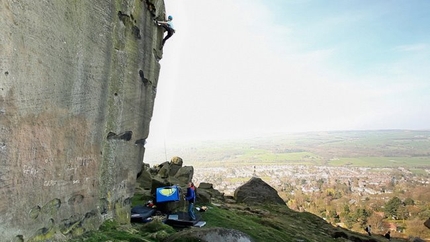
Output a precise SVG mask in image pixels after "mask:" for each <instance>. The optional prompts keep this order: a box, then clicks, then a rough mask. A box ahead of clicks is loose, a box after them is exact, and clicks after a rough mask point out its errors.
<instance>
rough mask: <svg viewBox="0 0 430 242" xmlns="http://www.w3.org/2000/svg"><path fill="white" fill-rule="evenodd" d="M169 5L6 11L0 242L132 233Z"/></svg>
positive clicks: (25, 0) (28, 4)
mask: <svg viewBox="0 0 430 242" xmlns="http://www.w3.org/2000/svg"><path fill="white" fill-rule="evenodd" d="M164 12H165V10H164V2H163V1H162V0H146V1H142V0H110V1H106V0H92V1H68V0H55V1H33V0H20V1H16V0H3V1H1V2H0V16H1V17H0V25H1V26H2V29H1V31H0V45H1V46H0V166H1V169H0V192H1V194H2V196H0V214H1V215H0V237H1V239H2V241H11V240H13V239H16V238H23V239H24V240H25V241H40V240H43V241H44V240H66V239H67V238H70V237H72V236H74V235H79V234H82V233H83V232H85V231H87V230H92V229H97V228H98V226H99V225H100V224H101V223H102V222H103V221H104V220H106V219H109V218H114V219H116V220H117V221H119V222H123V223H128V222H129V220H130V219H129V213H130V201H131V199H130V198H131V197H132V196H133V193H134V188H135V184H136V176H137V174H138V173H139V172H140V171H141V169H142V160H143V155H144V151H145V148H144V144H145V139H146V138H147V137H148V132H149V122H150V120H151V117H152V111H153V105H154V98H155V95H156V87H157V82H158V75H159V70H160V65H159V63H158V61H159V60H160V59H161V54H162V53H161V50H160V44H161V39H162V37H163V30H162V29H161V28H160V27H157V26H156V25H154V23H153V21H152V19H153V18H154V17H160V18H162V17H163V16H164V14H165V13H164Z"/></svg>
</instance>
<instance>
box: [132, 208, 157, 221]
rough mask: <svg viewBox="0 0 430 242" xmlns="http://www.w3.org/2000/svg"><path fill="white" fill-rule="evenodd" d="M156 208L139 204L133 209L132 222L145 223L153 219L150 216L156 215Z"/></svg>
mask: <svg viewBox="0 0 430 242" xmlns="http://www.w3.org/2000/svg"><path fill="white" fill-rule="evenodd" d="M155 211H156V210H155V209H153V208H149V207H146V206H142V205H138V206H135V207H133V208H132V209H131V222H134V223H145V222H149V221H151V220H150V219H149V218H150V217H151V216H152V215H154V213H155Z"/></svg>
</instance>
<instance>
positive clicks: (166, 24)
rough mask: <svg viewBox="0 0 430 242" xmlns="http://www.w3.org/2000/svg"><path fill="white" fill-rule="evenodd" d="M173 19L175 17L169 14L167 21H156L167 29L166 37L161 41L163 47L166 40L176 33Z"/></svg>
mask: <svg viewBox="0 0 430 242" xmlns="http://www.w3.org/2000/svg"><path fill="white" fill-rule="evenodd" d="M172 20H173V17H172V16H171V15H169V17H167V20H165V21H157V20H156V21H155V22H156V23H157V24H158V25H160V26H162V27H163V28H164V29H165V30H166V31H167V35H166V37H164V39H163V42H162V43H161V47H163V46H164V43H165V42H166V40H167V39H169V38H170V37H172V35H173V34H174V33H175V29H174V28H173V23H172Z"/></svg>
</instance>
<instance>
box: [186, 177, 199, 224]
mask: <svg viewBox="0 0 430 242" xmlns="http://www.w3.org/2000/svg"><path fill="white" fill-rule="evenodd" d="M185 200H187V201H188V216H189V217H190V220H196V215H195V214H194V203H195V202H196V187H195V186H194V183H192V182H189V183H188V188H187V195H185Z"/></svg>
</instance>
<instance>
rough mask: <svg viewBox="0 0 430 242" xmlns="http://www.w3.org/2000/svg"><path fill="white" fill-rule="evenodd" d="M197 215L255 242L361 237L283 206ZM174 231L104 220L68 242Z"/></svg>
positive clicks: (151, 237) (144, 237)
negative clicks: (339, 234)
mask: <svg viewBox="0 0 430 242" xmlns="http://www.w3.org/2000/svg"><path fill="white" fill-rule="evenodd" d="M199 214H200V215H201V217H202V220H204V221H206V226H205V228H211V227H222V228H229V229H235V230H239V231H242V232H244V233H245V234H247V235H249V236H250V237H252V238H253V239H254V240H255V241H256V242H259V241H261V242H265V241H271V242H284V241H303V242H314V241H315V242H319V241H327V242H331V241H333V242H335V241H338V242H339V241H346V240H342V239H334V238H332V236H331V234H333V232H335V231H342V232H344V233H345V234H347V235H348V236H355V237H361V238H365V236H364V235H363V234H357V233H354V232H350V231H347V230H343V229H340V228H336V227H334V226H332V225H330V224H328V223H327V222H325V221H324V220H322V219H321V218H319V217H317V216H315V215H313V214H311V213H307V212H304V213H300V212H296V211H293V210H290V209H289V208H288V207H287V206H284V205H264V206H256V207H249V206H245V205H237V204H223V205H221V206H214V205H209V209H208V210H207V211H206V212H204V213H199ZM193 229H198V228H193ZM176 232H177V230H176V229H174V228H172V227H170V226H168V225H166V224H164V223H162V222H161V220H159V219H155V220H154V221H152V222H149V223H146V224H134V225H130V226H120V225H118V224H116V223H115V222H112V221H106V222H105V223H104V224H103V225H102V226H101V227H100V229H99V231H93V232H90V233H87V234H85V235H84V236H82V237H80V238H76V239H74V240H70V241H72V242H84V241H86V242H99V241H111V242H120V241H122V242H123V241H131V242H147V241H153V242H157V241H163V240H164V239H166V238H167V237H168V236H170V235H173V234H175V233H176ZM175 241H176V242H179V241H192V240H190V239H189V238H187V239H186V240H184V238H182V240H181V238H180V239H178V240H175ZM195 241H197V240H195ZM377 241H378V240H377Z"/></svg>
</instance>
